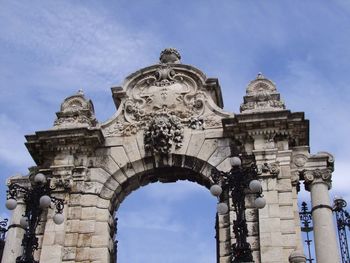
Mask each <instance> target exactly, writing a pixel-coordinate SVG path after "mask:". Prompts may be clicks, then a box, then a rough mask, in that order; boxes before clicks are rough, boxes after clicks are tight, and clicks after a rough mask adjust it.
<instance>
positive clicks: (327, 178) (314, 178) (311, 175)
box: [304, 168, 332, 190]
mask: <svg viewBox="0 0 350 263" xmlns="http://www.w3.org/2000/svg"><path fill="white" fill-rule="evenodd" d="M304 180H305V183H306V188H307V190H308V188H309V186H308V185H310V184H312V183H320V182H322V183H325V184H327V185H328V187H329V188H330V187H331V183H332V169H330V168H327V169H322V170H321V169H315V170H306V171H304Z"/></svg>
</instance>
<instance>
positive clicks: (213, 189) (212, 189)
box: [210, 184, 222, 197]
mask: <svg viewBox="0 0 350 263" xmlns="http://www.w3.org/2000/svg"><path fill="white" fill-rule="evenodd" d="M210 193H211V194H212V195H213V196H216V197H218V196H220V195H221V193H222V188H221V186H220V185H218V184H214V185H212V186H211V187H210Z"/></svg>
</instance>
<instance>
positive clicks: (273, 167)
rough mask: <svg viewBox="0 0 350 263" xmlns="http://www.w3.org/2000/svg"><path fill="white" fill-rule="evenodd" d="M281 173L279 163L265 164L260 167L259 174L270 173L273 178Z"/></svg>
mask: <svg viewBox="0 0 350 263" xmlns="http://www.w3.org/2000/svg"><path fill="white" fill-rule="evenodd" d="M279 172H280V169H279V164H278V163H264V164H262V165H259V166H258V173H259V174H262V173H269V174H271V175H273V176H277V175H278V174H279Z"/></svg>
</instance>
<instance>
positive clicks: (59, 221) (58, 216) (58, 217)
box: [53, 214, 64, 225]
mask: <svg viewBox="0 0 350 263" xmlns="http://www.w3.org/2000/svg"><path fill="white" fill-rule="evenodd" d="M53 221H54V222H55V224H56V225H60V224H62V223H63V221H64V216H63V215H62V214H55V215H54V216H53Z"/></svg>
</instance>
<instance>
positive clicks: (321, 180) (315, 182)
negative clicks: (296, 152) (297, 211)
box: [304, 168, 340, 263]
mask: <svg viewBox="0 0 350 263" xmlns="http://www.w3.org/2000/svg"><path fill="white" fill-rule="evenodd" d="M331 177H332V170H331V169H329V168H326V169H314V170H308V171H305V174H304V179H305V185H306V189H308V190H309V191H310V193H311V202H312V210H311V212H312V220H313V226H314V239H315V251H316V260H317V262H318V263H329V262H333V263H338V262H340V259H339V254H338V246H337V240H336V233H335V227H334V223H333V211H332V207H331V202H330V198H329V193H328V190H329V189H330V188H331Z"/></svg>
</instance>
